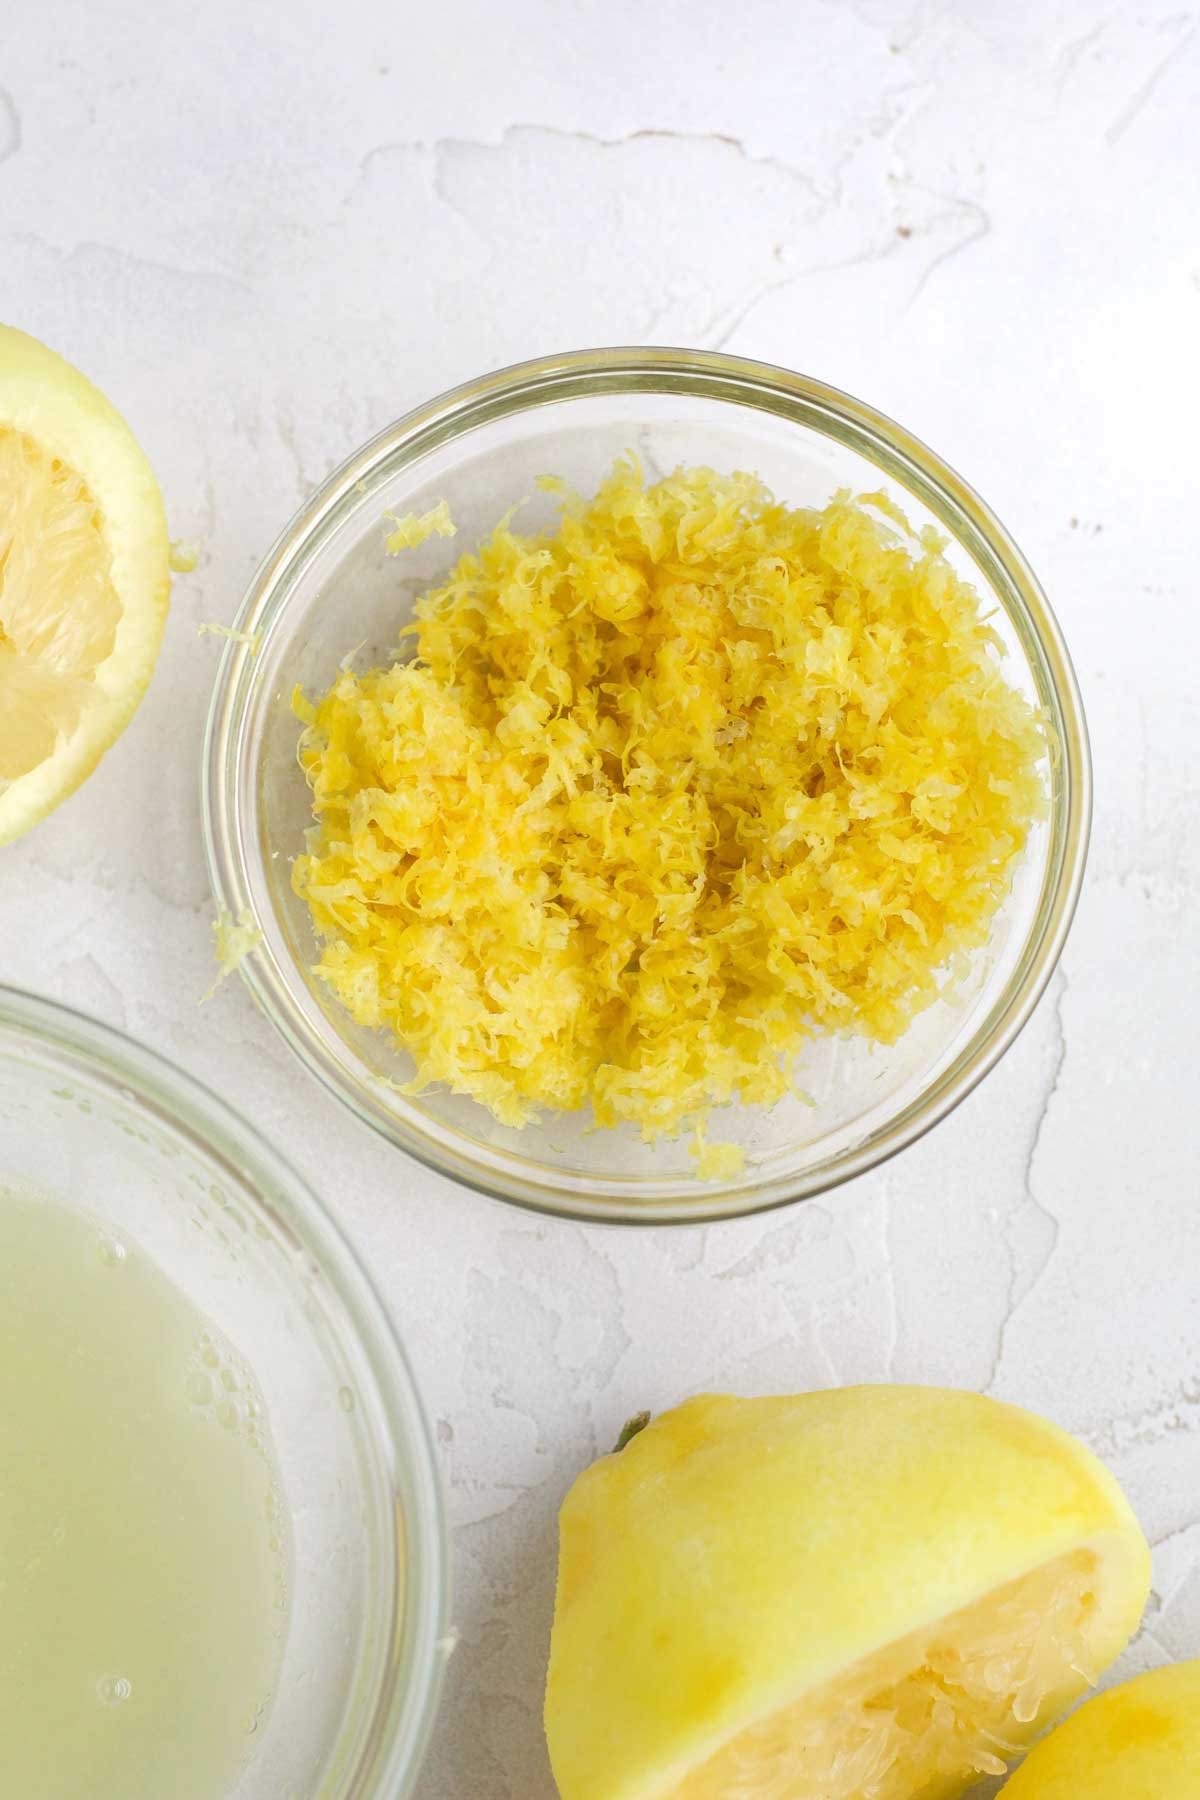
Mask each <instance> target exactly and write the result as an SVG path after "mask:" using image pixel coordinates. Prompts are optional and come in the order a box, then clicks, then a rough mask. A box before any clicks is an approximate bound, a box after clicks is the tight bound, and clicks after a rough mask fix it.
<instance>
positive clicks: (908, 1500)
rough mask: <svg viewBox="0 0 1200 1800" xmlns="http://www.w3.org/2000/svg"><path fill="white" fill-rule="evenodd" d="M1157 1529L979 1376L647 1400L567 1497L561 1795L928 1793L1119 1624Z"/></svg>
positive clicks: (1063, 1685) (1019, 1719)
mask: <svg viewBox="0 0 1200 1800" xmlns="http://www.w3.org/2000/svg"><path fill="white" fill-rule="evenodd" d="M1148 1586H1149V1553H1148V1551H1147V1548H1146V1543H1145V1540H1144V1538H1143V1536H1142V1533H1141V1531H1140V1530H1139V1528H1138V1525H1137V1523H1136V1521H1135V1519H1134V1517H1133V1514H1132V1513H1131V1511H1130V1509H1129V1507H1128V1505H1127V1504H1126V1502H1125V1500H1124V1498H1123V1496H1122V1494H1121V1492H1120V1490H1119V1488H1118V1487H1117V1485H1116V1483H1115V1482H1114V1480H1113V1479H1112V1477H1111V1476H1110V1475H1109V1474H1108V1472H1107V1471H1106V1470H1105V1469H1104V1468H1103V1467H1102V1465H1101V1464H1100V1463H1098V1462H1097V1461H1096V1459H1095V1457H1094V1456H1092V1454H1091V1453H1090V1451H1088V1450H1086V1449H1085V1448H1084V1446H1083V1445H1082V1444H1079V1443H1076V1442H1075V1441H1074V1440H1073V1439H1072V1438H1070V1437H1068V1436H1067V1435H1066V1434H1065V1433H1064V1432H1062V1431H1060V1430H1058V1429H1057V1428H1056V1427H1055V1426H1053V1425H1050V1424H1047V1423H1046V1422H1045V1421H1044V1420H1041V1419H1038V1418H1034V1417H1033V1416H1031V1415H1030V1414H1028V1413H1024V1412H1021V1411H1018V1410H1017V1409H1016V1408H1014V1407H1011V1406H1004V1405H1001V1404H1000V1403H999V1402H997V1401H993V1400H988V1399H984V1398H983V1397H981V1396H979V1395H977V1394H968V1393H959V1392H952V1391H946V1390H942V1389H936V1388H906V1387H862V1388H848V1389H842V1390H840V1391H835V1392H830V1393H817V1394H802V1395H798V1396H794V1397H786V1398H773V1399H759V1400H738V1399H732V1398H729V1397H726V1396H723V1395H705V1396H702V1397H700V1398H698V1399H695V1400H690V1401H688V1402H687V1403H686V1404H685V1405H683V1406H680V1407H678V1408H676V1410H675V1411H673V1412H670V1413H667V1414H665V1415H663V1417H661V1418H660V1419H658V1420H656V1421H655V1422H654V1423H652V1424H650V1425H649V1426H647V1427H646V1429H645V1430H643V1431H641V1432H640V1433H639V1434H638V1435H637V1436H635V1437H634V1438H633V1439H632V1441H631V1442H630V1443H629V1444H628V1446H627V1447H626V1448H625V1449H623V1450H622V1451H620V1453H619V1454H616V1455H613V1456H609V1457H605V1458H603V1459H602V1460H601V1461H600V1462H598V1463H596V1464H595V1465H593V1467H592V1468H590V1469H588V1470H587V1471H586V1473H585V1474H583V1475H581V1476H580V1477H579V1479H578V1480H577V1481H576V1483H575V1485H574V1487H573V1488H572V1489H571V1492H570V1493H569V1494H568V1496H567V1499H566V1501H565V1503H564V1506H563V1509H562V1516H561V1537H560V1555H559V1569H558V1592H557V1597H556V1605H555V1616H554V1629H553V1636H552V1641H551V1649H550V1671H549V1681H548V1687H547V1694H546V1735H547V1738H548V1741H549V1748H550V1756H551V1761H552V1763H553V1766H554V1773H555V1776H556V1779H557V1781H558V1785H559V1789H560V1792H561V1794H562V1796H563V1800H916V1797H917V1796H920V1800H941V1797H943V1796H949V1795H954V1794H960V1793H962V1792H963V1791H964V1790H965V1789H966V1788H968V1787H969V1786H971V1785H972V1784H973V1783H974V1782H975V1781H977V1780H978V1779H979V1777H980V1776H981V1775H984V1774H1000V1773H1003V1772H1004V1770H1005V1768H1006V1767H1007V1766H1008V1763H1009V1762H1010V1761H1012V1760H1013V1759H1014V1758H1015V1757H1016V1756H1017V1755H1018V1754H1019V1753H1020V1752H1021V1751H1022V1750H1023V1749H1024V1748H1025V1747H1026V1746H1027V1745H1028V1744H1029V1743H1030V1742H1032V1740H1033V1738H1034V1737H1035V1736H1036V1735H1037V1734H1038V1733H1039V1732H1040V1731H1041V1730H1042V1729H1044V1727H1045V1725H1046V1724H1047V1722H1048V1721H1049V1720H1051V1719H1052V1718H1054V1717H1055V1716H1056V1715H1057V1714H1058V1713H1060V1712H1061V1711H1062V1710H1063V1709H1064V1708H1065V1707H1066V1706H1067V1705H1069V1704H1070V1702H1071V1701H1072V1700H1074V1699H1075V1698H1076V1696H1077V1695H1079V1694H1080V1693H1082V1692H1083V1690H1084V1689H1085V1688H1086V1687H1087V1685H1088V1684H1089V1682H1092V1681H1094V1680H1095V1679H1096V1677H1097V1676H1098V1675H1099V1673H1100V1671H1101V1670H1102V1669H1103V1668H1105V1667H1106V1665H1107V1664H1108V1663H1109V1662H1111V1660H1112V1659H1113V1657H1115V1656H1116V1655H1117V1653H1118V1652H1119V1651H1120V1649H1121V1648H1122V1646H1123V1645H1124V1644H1125V1643H1126V1642H1127V1640H1128V1639H1129V1637H1130V1635H1131V1634H1132V1632H1133V1631H1134V1629H1135V1627H1136V1625H1137V1623H1138V1620H1139V1618H1140V1616H1141V1612H1142V1607H1143V1605H1144V1603H1145V1599H1146V1594H1147V1590H1148Z"/></svg>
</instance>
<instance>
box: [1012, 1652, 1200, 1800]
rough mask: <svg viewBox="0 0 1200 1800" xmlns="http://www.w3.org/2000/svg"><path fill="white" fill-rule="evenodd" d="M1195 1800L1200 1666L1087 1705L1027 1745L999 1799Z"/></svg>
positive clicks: (1173, 1669)
mask: <svg viewBox="0 0 1200 1800" xmlns="http://www.w3.org/2000/svg"><path fill="white" fill-rule="evenodd" d="M1084 1794H1086V1795H1087V1800H1200V1662H1186V1663H1177V1664H1174V1665H1168V1666H1167V1667H1165V1668H1161V1669H1151V1670H1150V1671H1148V1673H1146V1674H1144V1675H1139V1676H1137V1677H1135V1679H1134V1680H1132V1681H1126V1682H1124V1683H1122V1685H1121V1686H1120V1687H1114V1688H1109V1689H1108V1690H1107V1692H1105V1693H1103V1694H1100V1695H1098V1696H1097V1697H1096V1699H1094V1700H1089V1701H1088V1702H1087V1703H1086V1705H1084V1706H1081V1707H1080V1708H1079V1711H1078V1712H1076V1713H1073V1714H1072V1715H1071V1717H1070V1718H1069V1719H1068V1720H1067V1721H1066V1723H1065V1724H1063V1725H1059V1726H1058V1727H1057V1728H1056V1730H1054V1731H1052V1732H1051V1733H1050V1735H1049V1737H1047V1738H1044V1739H1043V1740H1042V1742H1041V1743H1040V1744H1037V1745H1035V1747H1034V1749H1033V1750H1032V1751H1031V1752H1030V1754H1029V1756H1028V1757H1027V1758H1026V1760H1025V1761H1024V1762H1023V1763H1022V1765H1021V1767H1020V1768H1019V1769H1018V1770H1017V1772H1016V1774H1015V1775H1014V1776H1013V1777H1012V1779H1011V1780H1010V1781H1009V1782H1008V1783H1007V1784H1006V1786H1005V1787H1004V1788H1003V1790H1002V1800H1079V1796H1080V1795H1084Z"/></svg>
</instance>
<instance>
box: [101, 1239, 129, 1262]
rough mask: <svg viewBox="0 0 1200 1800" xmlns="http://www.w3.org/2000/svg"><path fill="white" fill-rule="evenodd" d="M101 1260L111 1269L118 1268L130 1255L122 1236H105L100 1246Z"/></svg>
mask: <svg viewBox="0 0 1200 1800" xmlns="http://www.w3.org/2000/svg"><path fill="white" fill-rule="evenodd" d="M98 1250H99V1256H100V1261H101V1262H102V1263H104V1264H105V1265H106V1266H107V1267H108V1268H110V1269H117V1268H119V1267H120V1266H121V1264H122V1263H123V1262H124V1261H125V1258H126V1257H127V1256H128V1255H129V1252H128V1250H127V1249H126V1248H125V1245H124V1244H123V1243H122V1242H121V1240H120V1238H115V1237H109V1236H107V1235H106V1236H105V1237H102V1238H101V1239H100V1243H99V1246H98Z"/></svg>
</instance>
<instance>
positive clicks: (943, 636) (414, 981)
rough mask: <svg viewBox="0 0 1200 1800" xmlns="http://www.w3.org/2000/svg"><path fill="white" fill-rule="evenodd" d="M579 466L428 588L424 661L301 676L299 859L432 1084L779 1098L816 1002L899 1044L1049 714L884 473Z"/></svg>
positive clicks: (942, 976)
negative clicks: (848, 478) (806, 499)
mask: <svg viewBox="0 0 1200 1800" xmlns="http://www.w3.org/2000/svg"><path fill="white" fill-rule="evenodd" d="M543 485H546V484H543ZM556 490H557V491H558V493H559V498H560V505H561V516H560V519H559V521H558V524H557V526H556V527H555V528H554V529H552V530H549V531H546V532H543V533H541V534H540V535H536V536H527V535H522V534H520V533H518V532H516V531H514V530H513V529H512V528H511V523H510V520H509V519H506V520H504V521H502V522H501V523H500V525H498V526H497V527H496V529H495V530H494V531H493V532H492V534H491V535H490V536H489V537H488V538H487V539H486V540H485V541H484V542H483V543H481V544H480V545H479V547H478V549H476V550H475V551H473V552H472V553H470V554H467V555H465V556H463V557H462V558H460V560H459V561H458V563H457V564H456V566H455V567H454V568H453V569H452V570H451V572H450V574H449V575H448V576H447V577H446V579H445V580H444V581H443V582H442V583H441V584H440V585H439V586H437V587H434V588H433V589H431V590H430V591H429V592H427V593H426V594H424V595H423V596H422V597H421V598H420V600H419V601H418V602H417V605H416V609H415V616H414V621H413V624H412V626H410V627H408V628H406V633H411V634H412V635H413V636H415V640H416V642H415V655H414V656H413V657H412V659H411V660H409V661H402V662H401V661H398V662H396V663H394V664H393V665H392V666H390V667H380V668H374V669H371V670H368V671H366V672H365V673H356V672H354V671H351V670H348V669H343V670H342V671H341V672H340V674H339V675H338V676H337V678H336V679H335V681H334V682H333V685H332V686H331V687H330V688H329V689H328V691H327V692H326V693H324V694H323V695H321V696H319V697H318V698H317V699H315V700H306V699H304V697H303V696H294V698H293V705H294V708H295V710H296V711H297V714H298V716H299V717H300V718H301V719H302V721H303V723H304V731H303V733H302V735H301V740H300V748H299V756H300V762H301V765H302V767H303V769H304V771H305V773H306V776H307V778H308V781H309V784H310V787H311V789H312V796H313V809H314V815H315V821H316V823H315V827H314V829H313V830H312V831H311V832H310V834H309V843H308V847H307V851H306V853H305V854H303V855H301V856H299V857H298V858H297V860H296V863H295V865H294V869H293V884H294V887H295V890H296V892H297V893H298V894H300V895H301V896H302V897H303V898H304V899H305V901H306V902H307V904H308V907H309V910H310V912H311V915H312V919H313V922H314V926H315V928H316V931H317V933H318V936H319V938H320V939H321V940H322V945H323V947H322V951H321V955H320V958H319V961H318V964H317V972H318V974H319V975H320V977H321V978H322V979H323V980H324V981H325V982H326V983H327V984H328V985H329V986H330V987H331V988H332V990H333V991H334V992H335V993H336V994H337V995H338V997H339V998H340V999H341V1000H342V1002H343V1003H344V1004H345V1005H346V1007H347V1008H348V1009H349V1011H350V1012H351V1014H352V1016H353V1017H354V1019H355V1020H356V1021H357V1022H358V1023H359V1024H360V1025H364V1026H368V1027H376V1028H382V1029H386V1030H389V1031H391V1032H392V1033H393V1034H394V1035H395V1036H396V1038H397V1039H398V1040H399V1042H400V1043H401V1044H402V1045H403V1046H405V1047H406V1048H407V1049H408V1050H409V1051H410V1052H411V1054H412V1056H413V1059H414V1062H415V1065H416V1071H415V1075H414V1078H413V1080H412V1082H411V1084H410V1085H409V1089H408V1091H410V1092H414V1093H415V1092H420V1091H421V1090H422V1089H424V1088H426V1087H428V1086H429V1085H431V1084H433V1083H444V1084H446V1085H448V1086H449V1087H450V1088H451V1089H452V1090H454V1091H455V1092H458V1093H464V1094H469V1095H471V1096H473V1097H474V1098H475V1099H476V1100H478V1101H480V1102H481V1103H482V1104H483V1105H485V1106H487V1107H488V1108H490V1110H491V1111H492V1112H493V1114H494V1115H495V1116H496V1118H497V1119H499V1120H500V1121H501V1122H503V1123H504V1124H507V1125H511V1126H520V1125H522V1124H524V1123H525V1122H526V1121H527V1120H528V1119H529V1118H530V1117H531V1116H532V1115H533V1113H534V1112H535V1110H536V1109H537V1108H539V1107H548V1108H551V1109H560V1110H572V1109H575V1108H579V1107H583V1106H586V1105H588V1104H590V1106H591V1108H592V1111H593V1115H594V1118H595V1120H596V1123H597V1124H598V1125H601V1126H609V1125H616V1124H619V1123H621V1122H623V1121H629V1122H632V1123H633V1124H635V1125H636V1126H637V1127H638V1128H639V1130H640V1131H641V1133H642V1135H643V1137H644V1138H646V1139H647V1140H652V1139H654V1138H656V1137H658V1136H660V1135H661V1134H663V1133H667V1134H671V1133H676V1132H678V1131H679V1130H681V1129H683V1128H684V1127H686V1126H688V1125H691V1126H693V1127H694V1126H695V1125H696V1124H697V1122H700V1123H701V1124H702V1123H703V1121H704V1118H705V1116H706V1114H707V1112H708V1109H709V1108H710V1107H712V1106H714V1105H719V1104H722V1103H724V1102H727V1101H730V1100H735V1099H739V1100H741V1101H743V1102H746V1103H751V1104H767V1105H769V1104H772V1103H773V1102H775V1101H776V1100H777V1099H779V1098H780V1097H781V1096H782V1095H783V1094H785V1093H786V1092H788V1090H789V1086H790V1084H791V1081H792V1077H793V1072H794V1064H795V1062H796V1058H797V1056H798V1054H799V1053H800V1051H801V1049H802V1047H803V1045H804V1043H805V1041H806V1039H807V1038H808V1037H809V1036H810V1035H811V1034H812V1033H814V1032H818V1031H819V1032H826V1033H846V1032H854V1033H858V1034H860V1035H862V1036H865V1037H866V1038H867V1039H869V1040H872V1041H875V1042H878V1043H882V1044H888V1043H892V1042H894V1041H895V1040H896V1039H897V1038H898V1037H900V1036H901V1034H902V1033H903V1032H904V1031H905V1030H906V1029H907V1027H908V1025H909V1024H910V1023H911V1021H912V1020H913V1018H914V1017H915V1016H916V1014H917V1013H918V1012H920V1011H921V1010H922V1009H923V1008H924V1007H927V1006H929V1005H930V1004H931V1003H932V1002H934V1001H935V1000H937V999H938V998H939V997H941V996H942V995H944V994H946V993H948V992H949V991H951V990H952V988H953V987H954V985H955V984H956V983H957V982H959V981H960V980H961V979H962V977H963V975H964V974H965V972H966V971H967V969H968V968H969V966H970V959H971V955H972V953H973V952H975V951H977V950H979V949H980V948H981V946H983V945H984V944H985V943H986V941H987V938H988V935H989V930H990V927H991V923H992V920H993V919H994V917H995V914H996V912H997V909H998V908H999V906H1000V905H1001V903H1002V902H1003V900H1004V897H1005V895H1006V894H1007V892H1008V889H1009V886H1010V882H1011V877H1012V872H1013V869H1014V867H1015V865H1016V862H1017V860H1018V858H1019V857H1020V855H1021V853H1022V851H1023V849H1024V847H1025V843H1026V839H1027V835H1028V831H1029V828H1030V825H1031V823H1032V822H1033V821H1034V820H1035V819H1036V818H1038V817H1040V816H1042V814H1043V812H1044V810H1045V803H1046V797H1045V782H1044V767H1045V764H1046V761H1047V742H1048V735H1049V734H1048V731H1047V727H1046V725H1045V722H1044V720H1043V718H1042V717H1041V715H1040V714H1039V713H1038V712H1037V711H1036V710H1035V708H1034V707H1033V706H1032V705H1031V704H1030V703H1029V702H1028V701H1027V700H1026V699H1025V698H1024V697H1023V696H1022V695H1021V694H1020V693H1019V692H1018V691H1017V690H1016V689H1015V688H1014V687H1013V686H1011V685H1010V683H1009V682H1008V681H1007V680H1006V678H1005V675H1004V671H1003V667H1002V656H1003V644H1002V641H1001V640H1000V638H999V637H998V635H997V634H996V632H995V631H994V629H993V628H992V627H991V626H990V625H988V624H986V623H985V622H983V620H982V619H981V617H980V611H981V609H980V602H979V598H978V596H977V594H976V593H975V592H974V590H973V589H972V588H971V587H970V586H969V585H967V584H966V583H965V582H964V581H963V580H962V579H961V578H960V576H959V575H958V574H957V573H956V572H955V570H954V568H953V567H952V566H951V564H950V563H949V562H948V561H947V560H946V559H945V557H944V555H943V553H942V545H941V542H940V540H938V539H937V538H936V537H935V535H934V534H932V533H926V534H924V535H923V536H920V537H917V538H914V537H913V535H912V534H911V533H907V535H902V532H901V529H900V527H901V525H902V520H900V521H899V523H896V521H897V520H898V519H899V515H897V514H896V513H895V509H894V508H893V507H892V505H891V502H888V501H885V499H884V497H883V496H880V495H865V496H860V497H859V498H858V499H857V500H855V499H854V498H852V497H851V495H850V494H849V493H840V494H838V495H836V496H835V498H834V499H833V500H832V501H831V502H830V503H829V505H827V506H826V507H825V508H823V509H822V510H819V511H817V510H812V509H806V508H788V507H786V506H784V505H783V504H781V503H780V502H779V501H777V500H776V499H775V498H774V497H773V496H772V495H771V494H770V493H769V492H768V491H767V489H766V488H765V487H764V486H763V485H762V484H761V483H760V482H759V481H758V480H756V479H755V478H754V477H753V476H751V475H748V474H734V475H731V476H722V475H718V474H715V473H714V472H713V471H712V470H710V469H702V468H690V469H680V470H677V471H676V472H675V473H674V474H673V475H671V476H669V477H667V478H666V479H665V480H662V481H659V482H656V483H655V484H654V485H652V486H646V485H645V484H644V483H643V480H642V475H641V470H640V467H639V466H638V464H637V462H636V460H635V459H633V458H628V459H625V460H623V461H621V462H619V463H618V464H617V466H616V467H615V469H614V470H613V472H612V474H611V475H610V476H609V477H608V479H607V480H606V481H605V482H604V484H603V485H602V487H601V488H600V491H599V492H598V494H597V495H596V496H595V498H593V499H591V500H584V499H582V498H581V497H580V496H578V495H576V494H573V493H572V492H571V491H570V490H569V489H568V488H567V487H566V486H565V484H556ZM435 510H437V509H435ZM880 512H883V513H885V514H886V516H887V518H888V520H889V523H882V522H881V520H880V518H879V517H878V516H877V515H878V514H879V513H880ZM427 516H428V515H427ZM398 528H399V527H398ZM698 1160H700V1161H701V1162H702V1164H703V1167H705V1168H706V1169H710V1170H713V1171H714V1174H716V1173H717V1172H719V1174H722V1175H728V1174H731V1173H732V1172H733V1171H732V1158H731V1157H730V1155H729V1150H728V1148H727V1147H726V1146H720V1145H712V1146H708V1148H707V1151H705V1150H704V1149H703V1148H701V1150H700V1155H699V1158H698Z"/></svg>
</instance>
